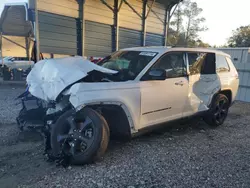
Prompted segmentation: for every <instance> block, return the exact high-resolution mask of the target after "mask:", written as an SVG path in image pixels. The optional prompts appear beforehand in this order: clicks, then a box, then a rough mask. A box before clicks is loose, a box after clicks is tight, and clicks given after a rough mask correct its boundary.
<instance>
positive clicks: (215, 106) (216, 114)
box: [204, 94, 230, 127]
mask: <svg viewBox="0 0 250 188" xmlns="http://www.w3.org/2000/svg"><path fill="white" fill-rule="evenodd" d="M229 107H230V104H229V100H228V98H227V97H226V96H225V95H223V94H218V95H217V96H216V97H215V98H214V100H213V101H212V104H211V108H210V110H209V112H208V114H207V115H206V116H205V117H204V121H205V122H206V123H207V124H208V125H210V126H211V127H218V126H220V125H222V124H223V123H224V121H225V119H226V118H227V114H228V109H229Z"/></svg>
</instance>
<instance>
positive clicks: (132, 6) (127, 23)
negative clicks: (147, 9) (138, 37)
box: [119, 0, 143, 31]
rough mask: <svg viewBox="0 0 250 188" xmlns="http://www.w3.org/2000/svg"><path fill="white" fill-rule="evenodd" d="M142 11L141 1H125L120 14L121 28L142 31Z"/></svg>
mask: <svg viewBox="0 0 250 188" xmlns="http://www.w3.org/2000/svg"><path fill="white" fill-rule="evenodd" d="M142 9H143V3H142V1H141V0H127V1H125V2H124V4H123V5H122V7H121V10H120V12H119V24H120V27H122V28H127V29H132V30H138V31H142V18H141V16H142Z"/></svg>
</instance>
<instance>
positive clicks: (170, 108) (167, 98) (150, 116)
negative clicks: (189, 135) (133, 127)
mask: <svg viewBox="0 0 250 188" xmlns="http://www.w3.org/2000/svg"><path fill="white" fill-rule="evenodd" d="M178 83H181V84H182V85H177V84H178ZM140 86H141V88H140V89H141V101H142V104H141V109H142V110H141V111H142V113H141V115H142V116H141V125H140V128H144V127H147V126H150V125H154V124H159V123H162V122H166V121H170V120H174V119H178V118H181V117H182V112H183V108H184V104H185V102H186V100H187V93H188V81H187V78H185V77H180V78H172V79H166V80H164V81H144V82H141V83H140Z"/></svg>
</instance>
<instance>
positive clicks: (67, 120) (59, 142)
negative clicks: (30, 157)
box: [51, 108, 109, 164]
mask: <svg viewBox="0 0 250 188" xmlns="http://www.w3.org/2000/svg"><path fill="white" fill-rule="evenodd" d="M108 142H109V127H108V125H107V122H106V121H105V119H104V118H103V117H102V116H101V115H100V114H98V113H97V112H96V111H94V110H92V109H90V108H84V109H83V110H81V111H80V112H78V113H77V114H75V113H74V111H73V110H70V111H67V112H65V113H64V114H63V115H62V116H61V117H60V118H59V119H58V120H57V122H56V124H55V125H54V126H53V127H52V131H51V147H52V152H53V154H54V155H55V156H58V155H60V154H61V153H63V154H65V155H67V156H69V157H70V163H71V164H86V163H91V162H93V161H95V160H98V159H100V158H101V157H102V156H103V155H104V153H105V151H106V149H107V146H108Z"/></svg>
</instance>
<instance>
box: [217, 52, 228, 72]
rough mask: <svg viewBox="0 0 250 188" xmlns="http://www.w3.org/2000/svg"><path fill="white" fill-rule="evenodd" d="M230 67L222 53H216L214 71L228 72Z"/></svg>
mask: <svg viewBox="0 0 250 188" xmlns="http://www.w3.org/2000/svg"><path fill="white" fill-rule="evenodd" d="M229 71H230V68H229V65H228V63H227V60H226V58H225V57H224V56H222V55H216V72H229Z"/></svg>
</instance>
